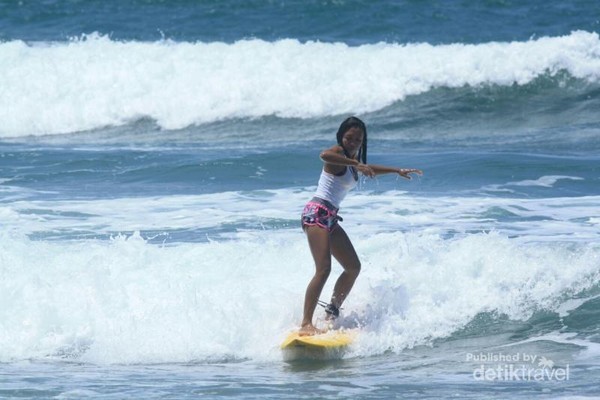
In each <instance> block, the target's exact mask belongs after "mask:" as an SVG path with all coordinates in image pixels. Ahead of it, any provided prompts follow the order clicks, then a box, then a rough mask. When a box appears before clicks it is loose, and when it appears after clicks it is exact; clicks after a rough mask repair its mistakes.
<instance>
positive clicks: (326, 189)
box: [315, 167, 357, 208]
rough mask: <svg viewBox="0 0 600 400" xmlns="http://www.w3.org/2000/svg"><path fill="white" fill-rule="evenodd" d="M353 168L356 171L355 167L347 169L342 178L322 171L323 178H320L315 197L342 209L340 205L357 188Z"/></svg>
mask: <svg viewBox="0 0 600 400" xmlns="http://www.w3.org/2000/svg"><path fill="white" fill-rule="evenodd" d="M351 168H352V169H354V167H346V172H345V173H344V175H341V176H337V175H333V174H330V173H329V172H325V169H323V171H321V177H320V178H319V184H318V185H317V192H316V193H315V197H318V198H320V199H323V200H327V201H328V202H330V203H331V204H333V205H334V206H335V207H336V208H340V203H341V202H342V200H344V197H346V194H348V192H349V191H350V189H352V188H353V187H355V186H356V183H357V180H355V179H354V176H353V174H352V170H351Z"/></svg>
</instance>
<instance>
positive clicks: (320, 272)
mask: <svg viewBox="0 0 600 400" xmlns="http://www.w3.org/2000/svg"><path fill="white" fill-rule="evenodd" d="M329 274H331V263H321V264H318V265H317V270H316V271H315V276H318V277H320V278H322V279H327V278H328V277H329Z"/></svg>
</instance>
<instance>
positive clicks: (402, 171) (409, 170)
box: [398, 168, 423, 180]
mask: <svg viewBox="0 0 600 400" xmlns="http://www.w3.org/2000/svg"><path fill="white" fill-rule="evenodd" d="M410 174H417V175H423V171H421V170H420V169H415V168H399V169H398V175H400V176H401V177H403V178H406V179H408V180H410V179H412V178H411V176H410Z"/></svg>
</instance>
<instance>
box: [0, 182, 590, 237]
mask: <svg viewBox="0 0 600 400" xmlns="http://www.w3.org/2000/svg"><path fill="white" fill-rule="evenodd" d="M313 193H314V188H297V189H278V190H264V191H255V192H221V193H214V194H205V195H187V196H185V195H173V196H153V197H139V198H117V199H95V200H47V201H46V200H35V201H30V200H25V199H23V200H19V201H13V202H11V203H8V204H4V205H0V216H2V218H3V229H4V230H5V231H10V232H14V233H18V234H26V235H30V234H35V235H41V236H42V237H44V236H50V237H63V238H64V237H65V236H66V237H71V238H72V237H73V236H75V237H76V235H77V232H93V233H94V234H98V235H115V234H118V233H131V232H133V231H141V232H142V233H143V232H144V231H151V232H154V234H156V233H157V232H161V231H164V232H167V233H168V232H173V231H184V230H188V231H193V230H196V231H202V232H204V233H203V234H204V235H208V237H209V238H210V237H213V238H217V237H218V236H219V234H218V233H219V232H223V231H222V229H220V228H221V227H223V226H229V227H230V228H229V232H236V231H243V230H248V229H252V230H255V229H299V215H300V212H301V209H302V206H303V204H304V202H306V201H307V200H308V199H309V198H310V197H312V194H313ZM599 207H600V197H599V196H586V197H568V198H562V197H552V198H541V199H522V198H507V197H504V198H494V197H480V196H465V197H459V196H456V197H445V196H441V197H439V196H438V197H432V196H426V197H423V196H415V195H413V194H409V193H405V192H400V191H387V192H382V193H373V192H370V191H366V190H363V191H357V192H355V193H353V195H352V196H351V197H349V198H348V199H346V201H345V202H344V205H343V208H342V209H341V210H340V214H341V215H342V216H348V218H346V220H345V221H344V222H343V225H344V226H346V227H347V228H348V229H350V230H352V231H354V232H359V233H361V234H364V235H371V234H377V233H382V232H396V231H403V232H406V231H411V230H415V231H422V232H428V233H431V234H439V235H448V234H450V235H454V234H456V235H464V234H467V233H473V232H475V233H478V232H489V231H498V232H500V233H501V234H503V235H507V236H511V237H516V239H515V240H519V241H527V242H533V241H536V242H542V241H571V242H586V241H598V240H599V238H600V232H599V231H598V216H597V215H598V212H597V210H598V209H599ZM211 232H212V233H211ZM167 238H168V237H167ZM203 239H205V238H203Z"/></svg>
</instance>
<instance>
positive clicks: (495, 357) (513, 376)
mask: <svg viewBox="0 0 600 400" xmlns="http://www.w3.org/2000/svg"><path fill="white" fill-rule="evenodd" d="M466 361H468V362H472V363H476V364H477V367H476V368H474V369H473V379H475V380H476V381H537V382H542V381H568V380H569V378H570V372H571V371H570V368H569V364H566V365H565V366H556V365H555V363H554V361H552V360H551V359H549V358H547V357H544V356H538V355H535V354H529V353H513V354H505V353H477V354H476V353H467V356H466Z"/></svg>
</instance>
